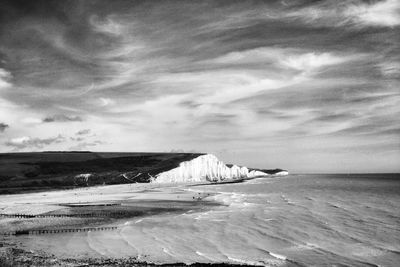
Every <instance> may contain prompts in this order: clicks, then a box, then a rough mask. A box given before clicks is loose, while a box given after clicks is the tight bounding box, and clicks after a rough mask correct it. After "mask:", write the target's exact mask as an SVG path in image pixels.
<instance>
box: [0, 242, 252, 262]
mask: <svg viewBox="0 0 400 267" xmlns="http://www.w3.org/2000/svg"><path fill="white" fill-rule="evenodd" d="M0 245H1V243H0ZM0 266H2V267H12V266H21V267H28V266H38V267H39V266H40V267H42V266H71V267H75V266H76V267H77V266H110V267H111V266H132V267H145V266H148V267H156V266H162V267H174V266H178V267H179V266H182V267H183V266H191V267H201V266H215V267H239V266H241V267H250V266H254V265H245V264H233V263H227V262H221V263H203V262H194V263H190V264H186V263H183V262H175V263H164V264H157V263H152V262H146V261H138V260H137V259H136V258H134V257H131V258H121V259H117V258H87V259H74V258H57V257H55V256H54V255H51V254H42V253H40V254H39V253H32V252H30V251H26V250H23V249H17V248H12V247H11V248H4V247H1V246H0Z"/></svg>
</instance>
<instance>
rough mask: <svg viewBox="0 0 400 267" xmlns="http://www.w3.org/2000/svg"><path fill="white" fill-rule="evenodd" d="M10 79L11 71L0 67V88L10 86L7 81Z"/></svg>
mask: <svg viewBox="0 0 400 267" xmlns="http://www.w3.org/2000/svg"><path fill="white" fill-rule="evenodd" d="M10 79H11V73H10V72H8V71H6V70H5V69H2V68H0V90H1V89H5V88H8V87H11V83H10V82H9V81H10Z"/></svg>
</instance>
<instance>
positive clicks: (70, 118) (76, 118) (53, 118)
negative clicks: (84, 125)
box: [43, 114, 82, 122]
mask: <svg viewBox="0 0 400 267" xmlns="http://www.w3.org/2000/svg"><path fill="white" fill-rule="evenodd" d="M71 121H82V118H81V117H79V116H67V115H62V114H61V115H54V116H49V117H46V118H44V119H43V122H71Z"/></svg>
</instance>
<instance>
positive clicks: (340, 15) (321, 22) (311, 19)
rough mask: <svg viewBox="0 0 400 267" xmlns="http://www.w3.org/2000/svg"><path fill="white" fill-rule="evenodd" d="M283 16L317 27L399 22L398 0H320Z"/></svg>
mask: <svg viewBox="0 0 400 267" xmlns="http://www.w3.org/2000/svg"><path fill="white" fill-rule="evenodd" d="M284 15H285V14H284ZM286 16H287V17H292V18H295V19H300V20H302V21H304V22H305V23H307V24H310V25H312V26H317V27H321V26H323V27H331V26H334V27H345V26H352V27H355V28H363V27H396V26H399V25H400V3H399V1H397V0H383V1H374V2H370V3H366V2H363V1H350V0H349V1H342V2H339V3H337V2H335V1H321V2H319V3H318V4H315V5H314V4H311V5H310V6H307V7H303V8H300V9H298V10H295V11H292V12H289V13H287V14H286Z"/></svg>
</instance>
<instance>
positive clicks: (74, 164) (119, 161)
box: [0, 152, 202, 194]
mask: <svg viewBox="0 0 400 267" xmlns="http://www.w3.org/2000/svg"><path fill="white" fill-rule="evenodd" d="M200 155H202V154H193V153H112V152H110V153H99V152H37V153H0V194H9V193H20V192H24V191H36V190H49V189H65V188H74V187H81V186H92V185H101V184H121V183H132V182H139V183H140V182H148V181H149V179H150V175H152V176H154V175H156V174H158V173H160V172H162V171H166V170H169V169H172V168H175V167H177V166H178V165H179V163H180V162H182V161H187V160H191V159H193V158H195V157H198V156H200ZM82 174H83V175H82ZM86 177H87V178H86Z"/></svg>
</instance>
